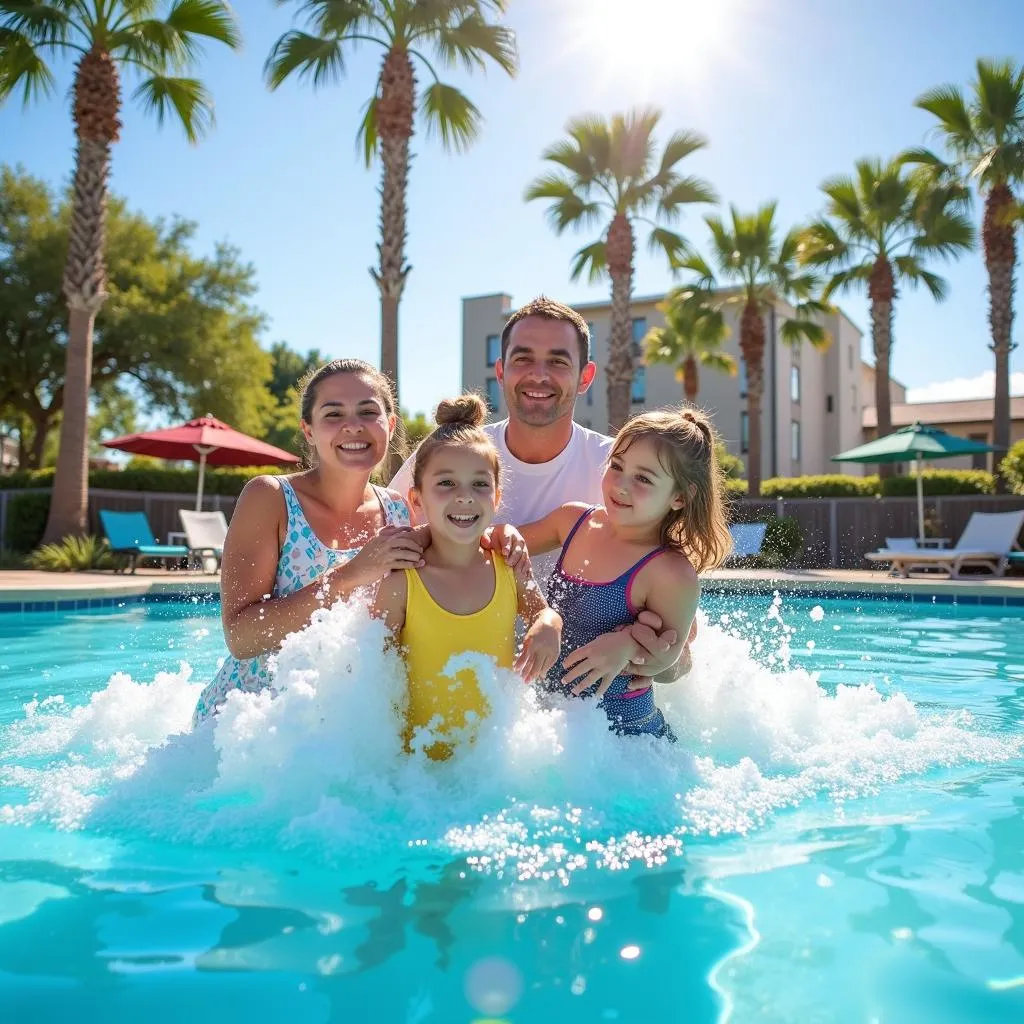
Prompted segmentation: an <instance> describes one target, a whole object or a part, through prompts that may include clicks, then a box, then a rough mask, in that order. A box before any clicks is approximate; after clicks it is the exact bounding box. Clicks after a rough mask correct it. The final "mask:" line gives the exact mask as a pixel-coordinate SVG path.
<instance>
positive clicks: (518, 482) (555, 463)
mask: <svg viewBox="0 0 1024 1024" xmlns="http://www.w3.org/2000/svg"><path fill="white" fill-rule="evenodd" d="M507 426H508V420H501V421H500V422H499V423H487V424H485V425H484V427H483V430H484V432H485V433H486V434H487V435H488V436H489V437H490V438H491V440H492V441H493V442H494V446H495V448H497V449H498V457H499V458H500V459H501V469H502V473H501V508H499V509H498V515H497V519H496V521H497V522H499V523H512V524H513V525H515V526H521V525H523V524H524V523H532V522H535V521H536V520H538V519H543V518H544V516H546V515H547V514H548V513H549V512H553V511H554V510H555V509H556V508H560V507H561V506H562V505H564V504H566V502H570V501H582V502H586V503H587V504H589V505H599V504H601V476H602V474H603V473H604V465H605V462H606V461H607V460H608V456H609V454H610V453H611V450H612V444H613V443H614V438H611V437H606V436H605V435H604V434H599V433H597V431H595V430H587V428H586V427H581V426H580V425H579V424H578V423H576V422H574V423H573V425H572V436H571V437H570V438H569V443H568V444H567V445H566V446H565V448H563V449H562V451H561V452H559V453H558V455H556V456H555V457H554V458H553V459H551V461H550V462H537V463H534V462H520V461H519V459H517V458H516V457H515V456H514V455H513V454H512V453H511V452H510V451H509V450H508V446H507V445H506V443H505V428H506V427H507ZM388 486H389V487H390V488H391V489H392V490H395V491H398V493H399V494H401V495H402V497H403V498H404V497H405V496H406V494H408V492H409V488H410V487H412V458H409V459H407V460H406V461H405V464H404V465H403V466H402V468H401V469H400V470H399V471H398V472H397V473H396V474H395V477H394V479H393V480H392V481H391V483H390V484H389V485H388ZM557 560H558V552H557V551H556V552H553V553H552V554H548V555H541V556H537V557H534V558H533V559H532V561H533V571H534V575H535V576H536V578H537V580H538V582H539V583H540V584H541V586H542V587H543V585H544V583H545V582H546V581H547V577H548V575H549V574H550V572H551V570H552V569H553V568H554V567H555V562H556V561H557Z"/></svg>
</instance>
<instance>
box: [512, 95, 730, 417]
mask: <svg viewBox="0 0 1024 1024" xmlns="http://www.w3.org/2000/svg"><path fill="white" fill-rule="evenodd" d="M660 118H661V112H660V111H658V110H655V109H653V108H647V109H644V110H633V111H629V112H628V113H626V114H616V115H615V116H614V117H612V118H611V120H610V121H605V120H604V119H603V118H601V117H597V116H594V115H586V116H583V117H577V118H573V119H572V120H571V121H570V122H569V123H568V124H567V125H566V132H567V134H568V136H569V137H568V139H565V140H563V141H561V142H556V143H555V144H554V145H553V146H551V147H549V148H548V149H547V150H545V152H544V154H543V157H544V159H545V160H550V161H551V162H552V163H554V164H556V165H557V166H558V170H556V171H552V172H550V173H548V174H544V175H541V176H540V177H539V178H537V179H536V180H535V181H534V182H533V183H532V184H531V185H530V186H529V187H528V188H527V190H526V199H527V201H529V200H532V199H550V200H552V204H551V207H550V209H549V211H548V217H549V220H550V222H551V225H552V227H553V228H554V230H555V232H556V234H561V233H562V232H563V231H564V230H565V229H566V228H568V227H574V228H579V227H590V226H592V225H594V224H596V223H601V222H605V223H607V224H608V227H607V228H606V229H605V231H604V232H603V237H602V238H601V239H599V240H598V241H596V242H592V243H591V244H590V245H586V246H584V247H583V248H582V249H580V251H579V252H577V253H576V255H575V257H574V258H573V264H572V279H573V280H574V281H575V280H578V279H579V278H580V276H581V275H582V274H583V272H584V271H588V272H589V279H590V280H591V281H596V280H599V279H600V278H601V277H602V276H603V275H604V274H605V273H607V274H608V276H609V277H610V278H611V281H612V316H611V336H610V338H609V341H608V363H607V365H606V367H605V373H606V374H607V377H608V426H609V430H610V431H611V432H612V433H614V432H615V431H617V430H618V429H619V427H621V426H622V424H623V423H625V422H626V419H627V417H628V416H629V410H630V391H631V389H632V385H633V349H632V341H633V336H632V329H631V324H630V302H631V296H632V293H633V254H634V251H635V248H636V242H635V236H634V233H633V225H634V224H637V223H641V222H642V223H645V224H648V225H650V227H651V232H650V235H649V236H648V245H649V247H650V249H651V250H652V251H657V250H659V249H660V250H662V251H664V253H665V254H666V255H667V256H668V259H669V262H670V264H672V265H673V266H674V265H676V264H678V263H679V262H680V261H681V260H682V259H684V258H685V257H686V256H687V255H689V248H688V246H687V243H686V242H685V241H684V240H683V239H682V237H681V236H680V235H678V234H676V233H675V232H674V231H670V230H669V229H668V228H666V227H664V226H662V225H660V224H659V223H658V221H662V222H664V223H672V222H673V221H674V220H675V219H676V218H677V217H678V216H679V214H680V212H681V210H682V208H683V206H684V205H686V204H689V203H714V202H717V201H718V200H717V197H716V195H715V192H714V189H712V187H711V186H710V185H709V184H708V183H707V182H706V181H703V180H702V179H701V178H696V177H692V176H683V175H681V174H680V173H679V172H678V170H677V169H676V165H677V164H678V163H679V162H680V161H681V160H683V159H684V158H685V157H687V156H689V155H690V154H691V153H693V152H695V151H696V150H698V149H702V148H703V147H704V146H706V145H707V142H706V140H705V139H704V138H702V137H701V136H700V135H698V134H697V133H696V132H676V133H675V134H674V135H672V136H671V137H670V138H669V140H668V142H666V143H665V148H664V149H663V150H662V151H661V157H660V159H659V158H658V157H657V155H656V146H655V142H654V129H655V128H656V127H657V124H658V121H659V119H660Z"/></svg>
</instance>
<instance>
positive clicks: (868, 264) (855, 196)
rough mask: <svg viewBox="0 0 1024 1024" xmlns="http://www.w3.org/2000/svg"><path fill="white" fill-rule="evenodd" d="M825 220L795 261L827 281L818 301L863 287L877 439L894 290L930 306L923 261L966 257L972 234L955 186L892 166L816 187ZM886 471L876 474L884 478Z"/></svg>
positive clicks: (876, 164)
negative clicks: (921, 296) (924, 298)
mask: <svg viewBox="0 0 1024 1024" xmlns="http://www.w3.org/2000/svg"><path fill="white" fill-rule="evenodd" d="M821 189H822V191H823V192H824V193H825V195H826V196H827V197H828V202H827V204H826V216H825V217H824V218H822V219H821V220H818V221H816V222H815V223H813V224H811V225H810V227H808V229H807V230H806V232H805V233H804V234H803V236H802V237H801V243H800V259H801V260H802V261H803V262H804V263H805V264H807V265H808V266H812V267H816V268H819V269H820V270H822V271H824V272H826V273H829V274H831V277H830V279H829V281H828V282H827V284H826V285H825V289H824V291H823V293H822V298H823V299H824V300H825V301H826V302H827V301H828V300H829V299H830V298H831V296H832V295H834V294H835V293H836V292H840V291H846V290H848V289H850V288H854V287H861V286H865V287H866V288H867V293H868V299H869V300H870V302H871V341H872V346H873V348H874V353H875V408H876V410H877V415H878V436H879V437H884V436H885V435H886V434H888V433H890V432H891V430H892V405H891V396H890V394H889V374H890V367H891V356H892V320H893V305H894V303H895V300H896V298H897V297H898V295H899V289H900V286H902V285H904V284H906V285H909V286H910V287H912V288H916V287H917V286H918V285H924V286H925V288H927V289H928V291H929V292H931V294H932V297H933V298H934V299H935V300H936V301H941V300H942V299H943V298H945V295H946V282H945V281H944V280H943V279H942V278H941V277H939V276H938V275H937V274H934V273H932V272H931V271H929V270H927V269H926V268H925V260H926V259H928V258H929V257H942V258H951V257H955V256H958V255H959V254H960V253H962V252H964V251H965V250H967V249H970V248H971V246H972V245H973V242H974V230H973V228H972V227H971V224H970V221H969V220H968V219H967V217H966V216H965V215H964V212H963V211H964V209H965V204H966V202H967V199H968V193H967V191H966V189H965V188H963V186H961V185H960V184H958V183H956V182H951V183H948V184H938V183H933V182H930V181H926V180H924V178H922V177H921V176H920V175H914V174H913V173H911V172H910V170H909V169H908V168H907V167H906V166H905V165H904V163H903V162H902V161H901V160H900V159H896V160H890V161H889V162H888V163H883V162H882V161H880V160H876V159H867V160H859V161H857V164H856V170H855V173H854V175H853V177H852V178H848V177H837V178H833V179H831V180H829V181H826V182H824V183H823V184H822V186H821ZM892 469H893V467H892V465H891V464H890V465H883V466H881V467H880V472H881V473H883V474H889V473H891V472H892Z"/></svg>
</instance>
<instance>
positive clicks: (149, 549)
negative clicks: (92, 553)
mask: <svg viewBox="0 0 1024 1024" xmlns="http://www.w3.org/2000/svg"><path fill="white" fill-rule="evenodd" d="M100 522H101V523H102V524H103V532H104V533H105V534H106V535H107V540H108V541H109V542H110V550H111V551H112V552H113V553H114V554H115V555H128V557H129V565H130V566H131V570H132V572H133V573H134V572H135V568H136V566H137V565H138V563H139V562H140V561H141V560H142V559H143V558H155V559H159V560H160V561H164V562H166V561H167V560H168V559H171V560H174V561H178V560H180V559H182V558H188V548H187V547H185V546H184V545H182V544H157V542H156V538H155V537H154V536H153V531H152V529H150V526H149V519H148V518H146V513H145V512H112V511H110V510H109V509H105V508H104V509H100Z"/></svg>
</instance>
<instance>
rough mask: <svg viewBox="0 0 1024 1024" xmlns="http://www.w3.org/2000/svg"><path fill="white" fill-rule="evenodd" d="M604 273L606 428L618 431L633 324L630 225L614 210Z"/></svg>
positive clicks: (624, 415) (625, 409)
mask: <svg viewBox="0 0 1024 1024" xmlns="http://www.w3.org/2000/svg"><path fill="white" fill-rule="evenodd" d="M606 252H607V257H608V276H609V277H611V279H612V322H611V334H610V335H609V338H608V363H607V365H606V367H605V375H606V377H607V378H608V432H609V433H610V434H616V433H618V431H619V429H620V428H621V427H622V425H623V424H624V423H625V422H626V420H628V419H629V411H630V405H631V402H630V399H631V397H632V395H631V392H632V389H633V328H632V324H631V322H630V299H631V297H632V294H633V228H632V226H631V225H630V223H629V219H628V218H627V217H626V215H625V214H622V213H618V214H616V215H615V217H614V218H613V219H612V223H611V226H610V227H609V228H608V241H607V244H606Z"/></svg>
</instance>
